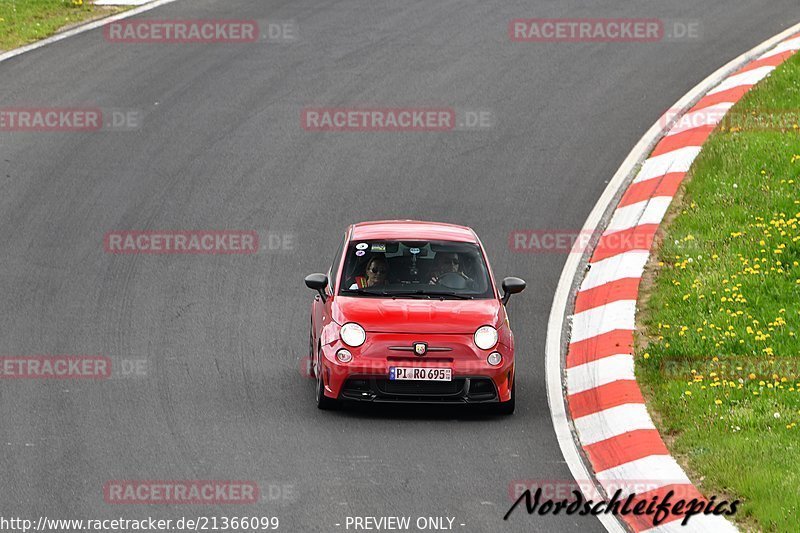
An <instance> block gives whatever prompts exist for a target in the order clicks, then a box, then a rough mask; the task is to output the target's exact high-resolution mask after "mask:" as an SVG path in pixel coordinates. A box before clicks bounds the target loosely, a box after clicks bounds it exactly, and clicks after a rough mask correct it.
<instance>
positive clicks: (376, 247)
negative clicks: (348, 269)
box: [371, 243, 386, 252]
mask: <svg viewBox="0 0 800 533" xmlns="http://www.w3.org/2000/svg"><path fill="white" fill-rule="evenodd" d="M371 251H373V252H386V244H384V243H376V244H373V245H372V250H371Z"/></svg>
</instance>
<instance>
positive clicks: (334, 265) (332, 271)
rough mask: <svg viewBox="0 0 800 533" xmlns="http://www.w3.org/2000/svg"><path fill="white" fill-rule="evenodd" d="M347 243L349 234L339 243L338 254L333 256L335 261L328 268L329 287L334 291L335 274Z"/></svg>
mask: <svg viewBox="0 0 800 533" xmlns="http://www.w3.org/2000/svg"><path fill="white" fill-rule="evenodd" d="M346 244H347V235H345V236H344V240H342V244H340V245H339V249H338V250H336V255H335V256H334V257H333V263H332V264H331V268H330V269H328V288H329V289H330V290H331V292H333V276H335V275H336V274H337V272H338V270H339V263H340V262H341V260H342V253H344V248H345V245H346Z"/></svg>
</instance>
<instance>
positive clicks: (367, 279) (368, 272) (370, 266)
mask: <svg viewBox="0 0 800 533" xmlns="http://www.w3.org/2000/svg"><path fill="white" fill-rule="evenodd" d="M388 274H389V263H387V262H386V258H385V257H384V256H382V255H376V256H373V257H372V258H371V259H370V260H369V261H368V262H367V267H366V269H365V270H364V275H363V276H356V280H355V283H353V284H352V285H351V286H350V290H357V289H364V288H366V287H372V286H373V285H385V284H386V278H387V277H388Z"/></svg>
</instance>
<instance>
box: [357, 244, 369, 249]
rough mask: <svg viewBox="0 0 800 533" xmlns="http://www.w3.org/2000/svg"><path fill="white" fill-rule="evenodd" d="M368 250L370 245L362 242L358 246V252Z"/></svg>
mask: <svg viewBox="0 0 800 533" xmlns="http://www.w3.org/2000/svg"><path fill="white" fill-rule="evenodd" d="M367 248H369V244H367V243H365V242H360V243H358V244H356V250H366V249H367Z"/></svg>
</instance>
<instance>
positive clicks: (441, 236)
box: [305, 220, 525, 414]
mask: <svg viewBox="0 0 800 533" xmlns="http://www.w3.org/2000/svg"><path fill="white" fill-rule="evenodd" d="M305 283H306V285H307V286H308V287H309V288H310V289H313V290H315V291H317V293H318V294H317V295H316V296H315V297H314V302H313V303H312V305H311V331H310V334H309V337H310V345H309V354H310V358H311V361H312V364H311V372H312V374H313V375H314V376H315V377H316V381H317V392H316V399H317V405H318V406H319V408H320V409H329V408H332V407H335V406H336V405H337V404H338V403H339V401H341V400H356V401H365V402H399V403H449V404H490V405H491V407H492V408H493V409H494V410H496V411H498V412H500V413H503V414H511V413H513V412H514V391H515V387H514V335H513V334H512V332H511V327H510V326H509V323H508V317H507V315H506V309H505V306H506V303H507V302H508V299H509V297H510V296H511V295H512V294H514V293H518V292H521V291H522V290H523V289H525V282H524V281H523V280H521V279H519V278H505V279H504V280H503V285H502V286H503V291H504V294H503V296H500V295H499V294H498V291H497V289H496V287H495V281H494V276H493V275H492V272H491V270H490V268H489V262H488V260H487V259H486V253H485V252H484V250H483V246H482V245H481V242H480V240H479V239H478V236H477V235H476V234H475V232H474V231H472V229H470V228H467V227H464V226H456V225H453V224H442V223H434V222H417V221H412V220H388V221H379V222H362V223H359V224H354V225H352V226H350V227H349V228H347V231H346V233H345V235H344V238H343V240H342V242H341V244H340V245H339V248H338V250H337V252H336V256H335V257H334V259H333V264H332V265H331V268H330V270H329V271H328V274H327V275H326V274H311V275H309V276H307V277H306V278H305Z"/></svg>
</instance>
